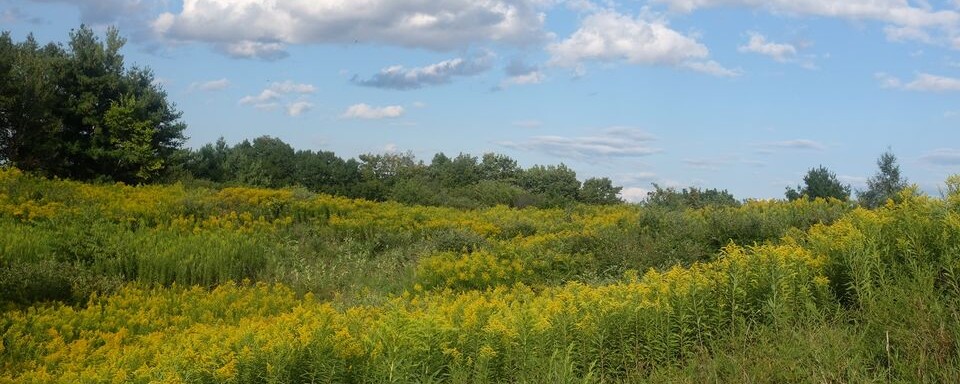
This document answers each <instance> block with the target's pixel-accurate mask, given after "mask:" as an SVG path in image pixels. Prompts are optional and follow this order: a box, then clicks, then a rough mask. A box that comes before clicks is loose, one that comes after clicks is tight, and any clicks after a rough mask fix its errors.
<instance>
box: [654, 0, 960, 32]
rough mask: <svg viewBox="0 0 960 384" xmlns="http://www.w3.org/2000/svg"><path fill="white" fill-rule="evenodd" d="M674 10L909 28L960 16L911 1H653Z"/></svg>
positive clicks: (954, 20)
mask: <svg viewBox="0 0 960 384" xmlns="http://www.w3.org/2000/svg"><path fill="white" fill-rule="evenodd" d="M653 2H655V3H661V4H666V5H668V6H669V7H670V8H671V9H672V10H674V11H680V12H692V11H695V10H697V9H701V8H714V7H724V6H735V7H749V8H757V9H762V10H766V11H768V12H771V13H775V14H788V15H808V16H821V17H835V18H841V19H847V20H874V21H880V22H885V23H889V24H894V25H898V26H909V27H917V28H921V27H947V28H949V27H954V26H956V25H957V24H958V22H960V13H957V12H956V11H953V10H936V9H932V7H924V6H920V7H917V6H914V5H912V4H911V2H910V1H908V0H842V1H837V0H653Z"/></svg>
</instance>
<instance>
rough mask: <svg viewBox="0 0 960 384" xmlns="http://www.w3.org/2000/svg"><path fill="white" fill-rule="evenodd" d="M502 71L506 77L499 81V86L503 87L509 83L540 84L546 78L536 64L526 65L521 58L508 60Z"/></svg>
mask: <svg viewBox="0 0 960 384" xmlns="http://www.w3.org/2000/svg"><path fill="white" fill-rule="evenodd" d="M503 72H504V73H506V75H507V78H506V79H504V80H503V81H502V82H500V87H501V88H505V87H507V86H510V85H524V84H540V83H542V82H543V81H544V80H545V79H546V75H544V73H543V71H541V70H540V67H538V66H536V65H527V64H526V63H524V62H523V61H522V60H519V59H514V60H512V61H510V64H508V65H507V66H506V67H504V69H503Z"/></svg>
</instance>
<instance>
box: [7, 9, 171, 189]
mask: <svg viewBox="0 0 960 384" xmlns="http://www.w3.org/2000/svg"><path fill="white" fill-rule="evenodd" d="M125 42H126V41H125V40H124V39H123V38H122V37H120V34H119V33H118V32H117V30H116V29H115V28H110V29H108V30H107V32H106V36H105V38H103V39H101V38H100V37H98V36H97V35H96V34H95V33H94V32H93V30H92V29H90V28H89V27H86V26H81V27H80V28H79V29H77V30H74V31H72V32H71V33H70V41H69V43H68V44H67V46H66V47H64V46H63V45H60V44H55V43H49V44H47V45H44V46H40V45H39V44H38V43H37V42H36V40H35V39H34V38H33V36H32V35H31V36H28V37H27V38H26V39H25V40H24V41H22V42H14V41H13V39H12V38H11V37H10V33H9V32H5V33H3V34H2V35H0V161H2V162H3V163H7V164H11V165H14V166H16V167H18V168H20V169H23V170H26V171H33V172H37V173H40V174H44V175H47V176H58V177H68V178H72V179H80V180H89V179H108V180H115V181H123V182H128V183H139V182H147V181H151V180H154V179H156V178H157V177H158V176H160V175H161V174H162V173H163V172H164V170H165V169H166V168H167V167H168V166H169V165H171V162H172V161H171V159H172V157H173V156H174V155H175V152H176V150H177V149H178V148H179V147H180V146H181V145H182V144H183V141H184V137H183V130H184V129H185V128H186V125H185V124H184V123H183V122H182V121H181V120H180V116H181V113H180V112H179V111H177V110H176V108H175V106H174V105H173V104H172V103H170V102H168V101H167V95H166V93H165V92H164V91H163V89H161V88H160V87H159V86H158V85H157V84H156V83H155V81H154V77H153V74H152V72H151V71H150V70H149V69H147V68H138V67H132V68H127V67H125V65H124V60H123V55H121V53H120V49H121V48H122V47H123V45H124V44H125Z"/></svg>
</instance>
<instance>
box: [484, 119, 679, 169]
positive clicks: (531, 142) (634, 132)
mask: <svg viewBox="0 0 960 384" xmlns="http://www.w3.org/2000/svg"><path fill="white" fill-rule="evenodd" d="M654 140H655V138H654V137H653V136H652V135H650V134H648V133H646V132H644V131H641V130H638V129H634V128H626V127H615V128H608V129H605V130H603V131H601V132H600V134H598V135H595V136H580V137H566V136H534V137H531V138H529V139H528V140H526V141H524V142H511V141H504V142H500V143H499V144H500V145H502V146H504V147H507V148H513V149H522V150H530V151H538V152H543V153H546V154H549V155H553V156H557V157H565V158H571V159H577V160H587V161H591V160H597V159H599V158H609V157H642V156H649V155H652V154H655V153H658V152H660V149H659V148H655V147H653V146H652V142H653V141H654Z"/></svg>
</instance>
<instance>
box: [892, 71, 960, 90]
mask: <svg viewBox="0 0 960 384" xmlns="http://www.w3.org/2000/svg"><path fill="white" fill-rule="evenodd" d="M874 77H876V78H877V80H878V81H879V82H880V86H881V87H883V88H890V89H902V90H907V91H917V92H955V91H960V79H958V78H954V77H946V76H938V75H931V74H929V73H919V74H917V75H916V77H915V78H914V79H913V80H912V81H910V82H903V81H902V80H900V79H899V78H897V77H895V76H891V75H889V74H886V73H883V72H878V73H877V74H875V75H874Z"/></svg>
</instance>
